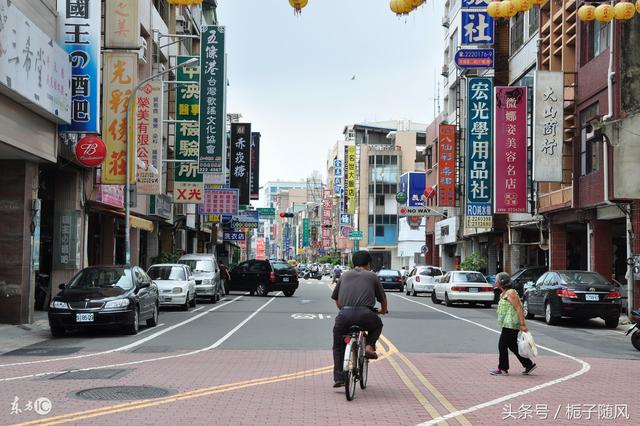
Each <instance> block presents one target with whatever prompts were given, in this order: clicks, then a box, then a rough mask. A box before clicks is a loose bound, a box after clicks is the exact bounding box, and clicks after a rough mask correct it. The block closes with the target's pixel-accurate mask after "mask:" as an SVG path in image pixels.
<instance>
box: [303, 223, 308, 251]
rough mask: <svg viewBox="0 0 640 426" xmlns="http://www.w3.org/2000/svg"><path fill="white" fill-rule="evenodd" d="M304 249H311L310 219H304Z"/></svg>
mask: <svg viewBox="0 0 640 426" xmlns="http://www.w3.org/2000/svg"><path fill="white" fill-rule="evenodd" d="M302 247H309V219H308V218H306V217H305V218H304V219H302Z"/></svg>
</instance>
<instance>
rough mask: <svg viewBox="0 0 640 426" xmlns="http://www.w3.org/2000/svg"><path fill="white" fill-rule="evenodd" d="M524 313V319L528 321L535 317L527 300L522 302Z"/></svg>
mask: <svg viewBox="0 0 640 426" xmlns="http://www.w3.org/2000/svg"><path fill="white" fill-rule="evenodd" d="M522 312H523V313H524V317H525V318H526V319H533V318H534V317H535V315H534V314H532V313H531V311H530V310H529V301H528V300H527V299H526V298H525V299H524V301H523V302H522Z"/></svg>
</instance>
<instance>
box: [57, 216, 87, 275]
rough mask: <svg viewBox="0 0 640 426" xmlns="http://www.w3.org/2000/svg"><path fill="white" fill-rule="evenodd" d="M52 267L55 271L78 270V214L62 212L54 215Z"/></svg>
mask: <svg viewBox="0 0 640 426" xmlns="http://www.w3.org/2000/svg"><path fill="white" fill-rule="evenodd" d="M54 221H55V225H54V227H53V229H54V231H53V234H54V238H53V241H54V245H53V266H54V268H56V269H79V268H80V242H81V239H82V233H81V231H80V212H79V211H77V210H62V211H60V212H57V211H56V213H55V215H54Z"/></svg>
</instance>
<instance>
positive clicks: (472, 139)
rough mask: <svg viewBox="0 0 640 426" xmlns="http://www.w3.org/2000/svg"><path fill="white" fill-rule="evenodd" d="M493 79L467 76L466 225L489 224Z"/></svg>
mask: <svg viewBox="0 0 640 426" xmlns="http://www.w3.org/2000/svg"><path fill="white" fill-rule="evenodd" d="M492 115H493V81H492V79H491V78H469V79H468V80H467V164H466V174H467V188H466V193H467V205H466V210H465V216H466V222H465V224H466V227H467V228H491V227H492V226H493V212H492V200H493V197H492V190H491V188H492V181H493V180H492V179H491V171H492V169H493V167H492V163H491V161H492V159H493V155H492V149H491V145H492V140H493V138H492V132H491V129H492V122H493V118H492Z"/></svg>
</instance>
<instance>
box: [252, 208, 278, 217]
mask: <svg viewBox="0 0 640 426" xmlns="http://www.w3.org/2000/svg"><path fill="white" fill-rule="evenodd" d="M256 210H258V214H260V217H276V209H274V208H269V207H267V208H261V207H258V208H257V209H256Z"/></svg>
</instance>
